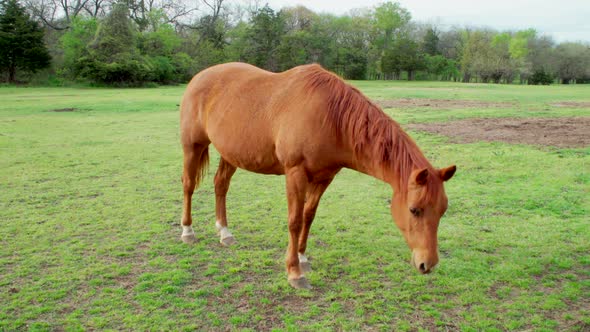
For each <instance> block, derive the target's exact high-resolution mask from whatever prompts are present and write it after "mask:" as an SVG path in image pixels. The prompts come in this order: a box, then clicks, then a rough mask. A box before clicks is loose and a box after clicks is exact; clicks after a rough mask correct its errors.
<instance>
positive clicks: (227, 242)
mask: <svg viewBox="0 0 590 332" xmlns="http://www.w3.org/2000/svg"><path fill="white" fill-rule="evenodd" d="M215 228H217V231H218V232H219V243H221V244H222V245H223V246H226V247H229V246H231V245H233V244H236V243H237V241H236V239H235V238H234V236H233V235H232V233H231V232H230V231H229V229H227V227H222V226H221V225H220V224H219V223H218V222H216V223H215Z"/></svg>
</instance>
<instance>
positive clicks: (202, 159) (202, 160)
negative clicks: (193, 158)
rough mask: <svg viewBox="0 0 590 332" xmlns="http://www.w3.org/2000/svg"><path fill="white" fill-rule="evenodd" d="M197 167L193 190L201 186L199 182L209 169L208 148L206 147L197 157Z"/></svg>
mask: <svg viewBox="0 0 590 332" xmlns="http://www.w3.org/2000/svg"><path fill="white" fill-rule="evenodd" d="M196 167H197V176H196V177H195V188H199V185H200V184H201V180H202V179H203V178H204V177H205V175H206V174H207V170H208V169H209V146H206V147H205V148H204V149H203V150H202V152H201V155H200V156H199V159H198V162H197V164H196Z"/></svg>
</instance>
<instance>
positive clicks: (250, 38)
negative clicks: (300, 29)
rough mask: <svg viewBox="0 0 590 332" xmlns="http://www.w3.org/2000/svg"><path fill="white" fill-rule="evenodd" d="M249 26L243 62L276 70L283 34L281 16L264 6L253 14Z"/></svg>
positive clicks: (283, 25) (283, 28)
mask: <svg viewBox="0 0 590 332" xmlns="http://www.w3.org/2000/svg"><path fill="white" fill-rule="evenodd" d="M250 24H251V26H250V28H249V29H248V32H247V33H246V36H245V37H246V40H247V44H248V45H247V47H246V49H245V55H244V58H245V60H246V61H248V62H249V63H252V64H254V65H256V66H258V67H262V68H265V69H268V70H272V71H276V70H278V67H279V66H278V58H277V50H278V48H279V45H280V44H281V39H282V37H283V35H284V34H285V21H284V19H283V16H282V15H281V13H280V12H278V13H276V12H275V11H274V10H272V8H270V7H269V6H268V5H266V6H264V7H263V8H260V9H259V10H258V11H257V12H256V13H254V15H253V16H252V18H251V20H250Z"/></svg>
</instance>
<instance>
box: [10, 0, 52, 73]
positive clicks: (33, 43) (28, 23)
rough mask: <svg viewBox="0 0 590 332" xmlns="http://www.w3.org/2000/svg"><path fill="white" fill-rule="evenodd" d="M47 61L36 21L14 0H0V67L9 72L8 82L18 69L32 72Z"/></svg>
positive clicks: (48, 57)
mask: <svg viewBox="0 0 590 332" xmlns="http://www.w3.org/2000/svg"><path fill="white" fill-rule="evenodd" d="M50 61H51V57H50V56H49V52H48V51H47V47H46V46H45V44H44V43H43V30H41V28H40V27H39V26H38V25H37V22H35V21H33V20H32V19H31V17H30V16H29V15H28V14H27V13H26V11H25V9H24V8H23V7H22V6H20V5H19V3H18V1H17V0H2V1H0V70H1V71H3V72H6V73H8V82H10V83H13V82H15V80H16V73H17V70H21V71H24V72H31V73H35V72H36V71H37V70H40V69H43V68H47V67H49V66H50Z"/></svg>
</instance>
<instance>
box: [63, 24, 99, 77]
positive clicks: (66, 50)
mask: <svg viewBox="0 0 590 332" xmlns="http://www.w3.org/2000/svg"><path fill="white" fill-rule="evenodd" d="M97 28H98V21H97V20H96V19H95V18H93V17H91V18H83V17H80V16H78V17H76V18H74V19H72V21H71V22H70V28H69V29H68V30H67V31H66V33H64V34H63V35H62V37H61V38H60V42H61V47H62V49H63V57H64V58H63V68H60V71H61V73H62V74H63V75H64V76H65V77H67V78H70V79H76V78H77V77H78V75H79V74H80V68H79V66H78V61H79V59H80V58H82V57H85V56H88V50H87V49H86V47H87V46H88V44H90V42H92V40H93V39H94V37H95V35H96V30H97Z"/></svg>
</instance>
